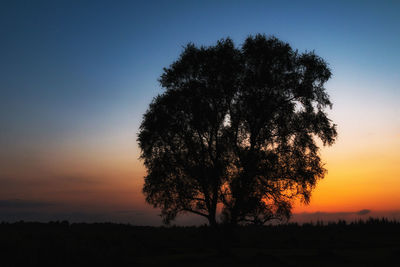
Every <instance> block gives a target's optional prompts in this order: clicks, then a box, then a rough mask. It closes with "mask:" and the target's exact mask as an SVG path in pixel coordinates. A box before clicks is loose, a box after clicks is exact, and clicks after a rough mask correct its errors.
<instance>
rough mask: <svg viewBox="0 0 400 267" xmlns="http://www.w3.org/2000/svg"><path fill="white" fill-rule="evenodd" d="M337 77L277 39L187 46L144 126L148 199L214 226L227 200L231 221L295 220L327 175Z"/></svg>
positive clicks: (171, 214) (165, 210)
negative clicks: (297, 206) (299, 203)
mask: <svg viewBox="0 0 400 267" xmlns="http://www.w3.org/2000/svg"><path fill="white" fill-rule="evenodd" d="M330 76H331V72H330V70H329V68H328V67H327V64H326V63H325V61H324V60H323V59H321V58H320V57H318V56H317V55H315V54H314V53H313V52H306V53H299V52H298V51H294V50H293V49H292V48H291V47H290V45H289V44H287V43H284V42H282V41H280V40H278V39H277V38H275V37H266V36H265V35H256V36H249V37H248V38H247V39H246V40H245V42H244V44H243V45H242V46H241V47H240V48H237V47H235V45H234V43H233V42H232V40H231V39H229V38H227V39H222V40H220V41H218V42H217V44H216V45H215V46H209V47H204V46H202V47H196V46H195V45H194V44H188V45H187V46H186V47H185V48H184V51H183V52H182V54H181V55H180V58H179V59H178V60H177V61H175V62H174V63H173V64H172V65H171V66H170V67H169V68H165V69H164V72H163V74H162V75H161V78H160V83H161V86H162V87H163V88H165V92H164V93H163V94H160V95H158V96H157V97H156V98H155V99H154V100H153V102H152V103H151V104H150V107H149V109H148V110H147V112H146V113H145V115H144V118H143V121H142V124H141V126H140V130H139V134H138V141H139V145H140V148H141V151H142V153H141V158H142V159H143V160H144V164H145V166H146V168H147V172H148V173H147V176H146V177H145V184H144V188H143V192H144V194H145V196H146V201H147V202H149V203H150V204H152V205H153V206H154V207H159V208H161V211H162V214H161V215H162V217H163V219H164V222H165V223H169V222H170V221H171V220H173V219H174V218H175V217H176V216H177V215H178V214H179V213H185V212H192V213H195V214H198V215H201V216H203V217H206V218H207V219H208V221H209V223H210V225H212V226H215V225H217V207H218V205H219V206H221V208H222V213H221V215H222V219H223V221H224V222H226V223H231V224H238V223H244V222H252V223H256V224H264V223H265V222H267V221H268V220H271V219H287V218H289V217H290V213H291V207H292V203H293V201H294V200H295V199H297V198H300V199H301V200H303V201H304V202H305V203H308V202H309V199H310V194H311V191H312V189H313V188H314V187H315V185H316V183H317V181H318V179H321V178H323V176H324V174H325V172H326V170H325V169H324V168H323V164H322V162H321V159H320V157H319V147H318V146H317V143H316V142H317V140H318V139H320V140H321V141H322V143H323V145H331V144H333V143H334V141H335V138H336V135H337V133H336V126H335V125H334V124H333V123H332V122H331V120H330V119H328V117H327V114H326V113H325V112H324V110H325V108H326V107H331V106H332V104H331V102H330V100H329V96H328V95H327V93H326V92H325V88H324V84H325V82H326V81H327V80H328V79H329V78H330Z"/></svg>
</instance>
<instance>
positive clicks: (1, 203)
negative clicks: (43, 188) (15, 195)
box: [0, 199, 55, 209]
mask: <svg viewBox="0 0 400 267" xmlns="http://www.w3.org/2000/svg"><path fill="white" fill-rule="evenodd" d="M53 205H55V203H52V202H43V201H30V200H22V199H3V200H0V209H35V208H42V207H48V206H53Z"/></svg>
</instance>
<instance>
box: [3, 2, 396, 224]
mask: <svg viewBox="0 0 400 267" xmlns="http://www.w3.org/2000/svg"><path fill="white" fill-rule="evenodd" d="M217 2H218V3H217ZM399 14H400V2H398V1H378V0H377V1H305V2H304V1H303V2H300V1H143V2H139V1H1V3H0V36H1V42H0V148H1V149H0V220H17V219H25V220H50V219H69V220H77V221H103V220H109V221H121V222H132V223H136V224H155V225H156V224H159V223H160V222H161V220H160V218H159V217H158V216H157V214H158V211H157V210H154V209H152V208H151V207H150V206H149V205H147V204H145V202H144V197H143V195H142V193H141V187H142V184H143V176H144V174H145V169H144V167H143V165H142V163H141V162H140V161H139V160H138V156H139V150H138V146H137V143H136V134H137V132H138V126H139V124H140V121H141V119H142V115H143V113H144V112H145V111H146V109H147V106H148V104H149V103H150V101H151V99H152V98H153V97H154V96H156V95H157V94H158V93H160V92H162V89H161V88H160V86H159V85H158V82H157V79H158V77H159V76H160V74H161V73H162V68H163V67H166V66H168V65H169V64H171V63H172V61H173V60H175V59H177V57H178V56H179V54H180V52H181V51H182V46H184V45H185V44H187V43H188V42H194V43H195V44H198V45H212V44H214V43H215V42H216V41H217V40H218V39H220V38H223V37H228V36H230V37H231V38H232V39H233V40H234V41H235V42H236V44H237V45H240V44H241V43H242V42H243V41H244V39H245V38H246V36H247V35H249V34H255V33H265V34H267V35H275V36H276V37H278V38H280V39H282V40H283V41H286V42H289V43H290V44H291V45H292V47H293V48H295V49H299V50H300V51H305V50H308V51H310V50H314V51H315V53H316V54H318V55H319V56H321V57H323V58H324V59H325V60H326V61H327V62H328V63H329V66H330V68H331V69H332V72H333V77H332V79H331V80H330V81H329V82H328V83H327V89H328V93H329V94H330V96H331V100H332V101H333V103H334V106H333V109H332V110H331V111H329V114H330V116H331V118H332V119H333V121H334V122H335V123H336V124H337V125H338V132H339V139H338V141H337V143H336V144H335V145H334V146H332V147H329V148H324V149H322V158H323V160H324V162H326V168H327V169H328V172H329V173H328V175H327V176H326V177H325V179H324V180H322V181H321V182H320V183H319V184H318V186H317V188H316V190H315V192H314V195H313V197H312V201H311V204H310V205H309V206H304V205H301V204H298V205H296V207H295V209H294V212H295V213H296V215H295V218H296V216H297V217H298V218H299V216H300V217H301V216H303V215H307V216H309V217H307V216H306V218H308V219H312V218H315V217H312V216H311V217H310V215H313V214H314V215H316V216H319V215H321V214H325V215H326V214H330V215H332V216H333V217H332V216H331V217H330V218H337V217H338V216H339V217H340V216H344V215H345V216H348V215H349V214H350V215H351V214H358V213H357V211H359V210H363V209H368V210H371V212H369V214H374V213H373V212H375V214H379V215H381V214H386V215H387V216H398V218H400V216H399V215H400V212H399V210H400V108H399V104H398V102H399V100H400V88H399V86H400V52H399V48H400V16H399ZM316 212H320V213H316ZM335 214H336V215H335ZM359 214H360V215H362V216H364V215H365V214H366V213H365V212H362V213H359ZM335 216H336V217H335ZM183 220H184V219H183ZM191 220H192V221H191V222H193V220H194V221H195V220H196V219H191Z"/></svg>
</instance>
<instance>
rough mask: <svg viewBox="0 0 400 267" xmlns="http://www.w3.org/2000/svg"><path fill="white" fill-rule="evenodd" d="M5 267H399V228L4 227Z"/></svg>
mask: <svg viewBox="0 0 400 267" xmlns="http://www.w3.org/2000/svg"><path fill="white" fill-rule="evenodd" d="M0 256H1V259H0V266H4V267H7V266H400V223H398V222H389V221H387V220H373V219H370V220H369V221H367V222H364V223H352V224H346V223H345V222H339V223H335V224H328V225H311V224H307V225H303V226H299V225H297V224H290V225H281V226H265V227H250V226H246V227H240V228H236V229H227V228H222V229H220V230H219V231H218V232H216V231H214V230H212V229H210V228H208V227H170V228H165V227H159V228H155V227H138V226H130V225H120V224H103V223H101V224H69V223H67V222H53V223H46V224H44V223H23V222H20V223H12V224H9V223H2V224H0Z"/></svg>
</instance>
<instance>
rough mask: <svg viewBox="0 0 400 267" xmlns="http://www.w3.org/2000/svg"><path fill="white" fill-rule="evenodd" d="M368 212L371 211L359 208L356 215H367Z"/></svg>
mask: <svg viewBox="0 0 400 267" xmlns="http://www.w3.org/2000/svg"><path fill="white" fill-rule="evenodd" d="M369 213H371V211H370V210H367V209H364V210H360V211H359V212H357V214H358V215H367V214H369Z"/></svg>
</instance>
